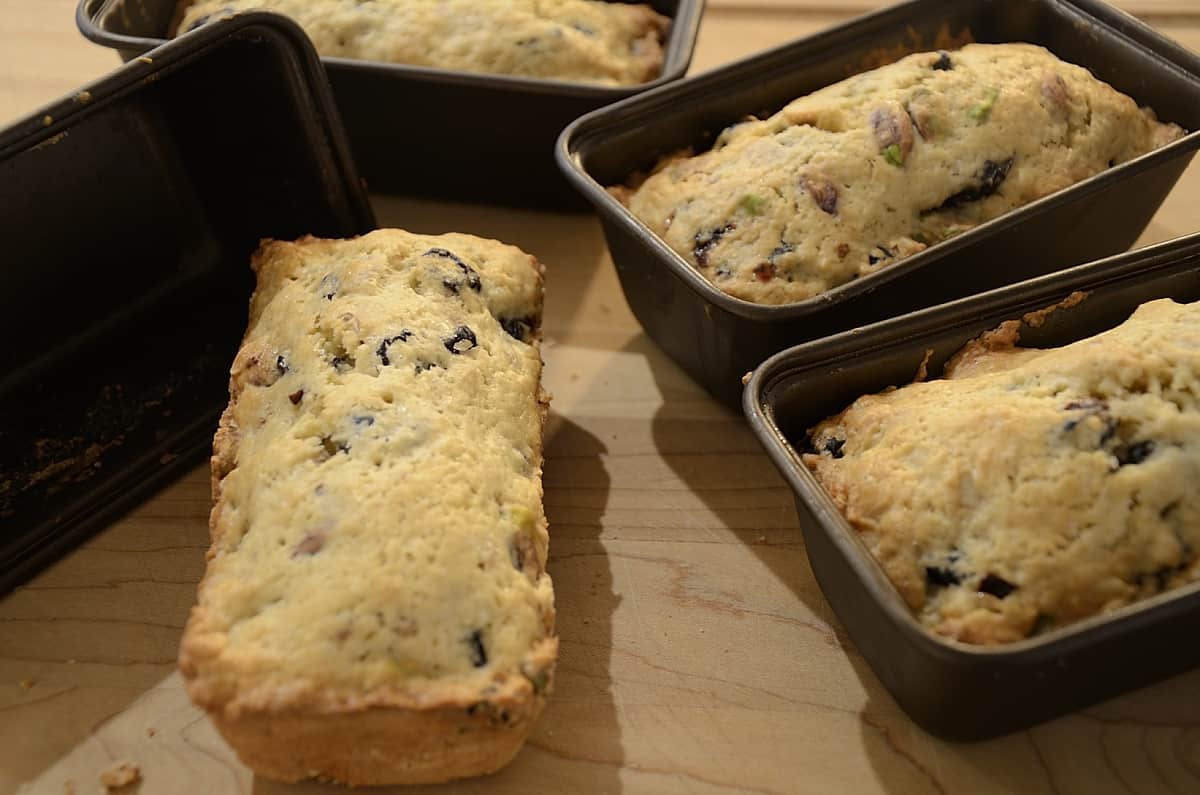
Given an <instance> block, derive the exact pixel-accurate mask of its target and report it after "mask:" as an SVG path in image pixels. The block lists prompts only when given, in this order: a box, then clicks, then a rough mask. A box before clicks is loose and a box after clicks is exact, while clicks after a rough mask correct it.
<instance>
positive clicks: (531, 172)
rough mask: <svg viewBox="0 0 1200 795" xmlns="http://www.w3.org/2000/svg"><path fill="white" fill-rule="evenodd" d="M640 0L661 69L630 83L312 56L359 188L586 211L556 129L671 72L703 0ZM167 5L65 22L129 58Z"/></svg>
mask: <svg viewBox="0 0 1200 795" xmlns="http://www.w3.org/2000/svg"><path fill="white" fill-rule="evenodd" d="M626 1H627V2H633V1H634V0H626ZM646 1H647V2H649V4H650V5H651V6H653V7H654V9H655V10H656V11H658V12H659V13H660V14H664V15H666V16H669V17H671V20H672V22H671V29H670V32H669V33H668V37H667V40H666V42H665V61H664V64H663V71H662V74H661V75H660V76H659V77H658V78H657V79H656V80H653V81H650V82H647V83H643V84H641V85H637V86H620V87H618V86H597V85H589V84H586V83H573V82H565V81H555V80H540V79H533V78H522V77H514V76H509V75H490V74H475V73H468V72H454V71H448V70H445V69H433V68H427V67H419V66H406V65H403V64H389V63H377V62H368V61H355V60H350V59H346V58H323V59H322V60H323V61H324V63H325V67H326V69H327V71H328V73H329V80H330V82H332V84H333V89H334V95H335V96H336V97H337V103H338V107H339V109H340V110H341V114H342V119H343V120H344V121H345V124H346V129H347V130H348V131H349V134H350V146H351V149H352V151H353V152H354V157H355V159H356V160H357V162H358V167H359V170H360V172H361V173H362V175H363V177H364V178H365V179H366V180H367V184H368V185H369V186H370V189H371V190H373V191H382V192H386V193H403V194H415V195H421V196H432V197H439V198H449V199H458V200H465V201H475V202H488V203H497V204H506V205H524V206H531V207H541V208H547V209H561V210H582V209H586V208H587V207H588V204H587V202H585V201H584V200H583V199H582V198H581V197H580V196H579V194H578V193H576V192H575V191H574V190H573V189H572V188H571V187H570V185H569V184H568V183H567V181H566V180H565V179H564V178H563V176H562V174H561V173H559V171H558V168H557V167H556V166H555V164H554V155H553V152H554V142H555V139H556V138H558V134H559V133H560V132H561V131H562V129H563V128H564V127H566V126H567V124H569V123H570V122H572V121H574V120H575V119H576V118H578V117H579V116H582V115H583V114H585V113H587V112H588V111H592V110H595V109H596V108H599V107H602V106H604V105H607V104H609V103H611V102H616V101H617V100H619V99H623V98H625V97H629V96H632V95H634V94H637V93H640V92H642V91H646V90H647V89H651V88H654V87H655V86H660V85H663V84H665V83H669V82H672V81H675V80H678V79H679V78H681V77H683V75H684V73H685V72H687V68H688V65H689V64H690V63H691V60H692V51H693V50H694V48H695V44H696V34H697V32H698V30H699V27H700V17H701V15H702V13H703V9H704V0H646ZM177 5H178V0H81V1H80V3H79V6H78V9H77V11H76V16H75V19H76V24H77V25H78V26H79V30H80V31H81V32H82V33H83V35H84V36H86V37H87V38H89V39H91V40H92V41H94V42H96V43H98V44H102V45H104V46H106V47H112V48H113V49H115V50H117V52H118V53H119V54H120V56H121V58H122V59H124V60H126V61H128V60H130V59H131V58H135V57H137V56H138V55H141V54H142V53H144V52H145V51H146V50H149V49H150V48H152V47H157V46H158V45H160V44H162V43H163V41H164V40H165V39H166V37H167V33H168V29H169V26H170V25H171V22H172V20H173V18H174V15H175V9H176V6H177Z"/></svg>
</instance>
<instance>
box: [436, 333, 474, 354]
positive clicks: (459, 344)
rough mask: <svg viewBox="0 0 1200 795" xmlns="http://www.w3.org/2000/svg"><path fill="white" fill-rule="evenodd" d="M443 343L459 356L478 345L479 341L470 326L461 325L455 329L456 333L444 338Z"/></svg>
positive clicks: (447, 348)
mask: <svg viewBox="0 0 1200 795" xmlns="http://www.w3.org/2000/svg"><path fill="white" fill-rule="evenodd" d="M442 344H444V345H445V346H446V350H448V351H450V352H451V353H453V354H455V355H456V356H457V355H458V354H461V353H466V352H467V351H469V350H471V349H472V348H474V347H476V346H478V345H479V342H478V341H477V340H476V339H475V332H474V331H471V329H470V328H469V327H468V326H459V327H458V328H456V329H455V330H454V334H452V335H451V336H449V337H446V338H445V339H444V340H442Z"/></svg>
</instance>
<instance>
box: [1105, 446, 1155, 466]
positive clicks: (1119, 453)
mask: <svg viewBox="0 0 1200 795" xmlns="http://www.w3.org/2000/svg"><path fill="white" fill-rule="evenodd" d="M1154 448H1155V444H1154V442H1152V441H1151V440H1149V439H1146V440H1145V441H1142V442H1134V443H1132V444H1127V445H1122V446H1120V447H1118V448H1117V449H1116V450H1115V451H1113V455H1115V456H1116V457H1117V465H1118V466H1128V465H1129V464H1140V463H1142V462H1143V461H1145V460H1146V459H1147V458H1149V457H1150V456H1151V455H1152V454H1153V453H1154Z"/></svg>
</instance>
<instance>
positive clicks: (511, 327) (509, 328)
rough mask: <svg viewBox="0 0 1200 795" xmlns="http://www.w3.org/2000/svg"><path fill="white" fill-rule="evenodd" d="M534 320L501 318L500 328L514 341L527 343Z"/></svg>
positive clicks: (530, 318)
mask: <svg viewBox="0 0 1200 795" xmlns="http://www.w3.org/2000/svg"><path fill="white" fill-rule="evenodd" d="M533 323H534V319H533V318H532V317H510V318H501V319H500V326H501V327H502V328H503V329H504V331H505V332H506V333H507V334H508V336H510V337H512V338H513V339H515V340H521V341H522V342H527V341H528V340H529V335H530V332H531V331H532V330H533Z"/></svg>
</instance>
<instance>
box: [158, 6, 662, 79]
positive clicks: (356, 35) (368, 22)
mask: <svg viewBox="0 0 1200 795" xmlns="http://www.w3.org/2000/svg"><path fill="white" fill-rule="evenodd" d="M181 7H182V14H181V16H180V19H179V22H178V24H177V25H176V26H175V30H177V31H178V32H180V33H183V32H186V31H189V30H192V29H193V28H196V27H198V26H200V25H202V24H204V23H205V22H207V21H209V20H210V19H213V18H215V17H218V16H222V15H228V14H231V13H234V12H238V11H248V10H253V9H265V10H269V11H276V12H278V13H280V14H285V15H287V16H289V17H291V18H292V19H294V20H296V22H298V23H299V24H300V27H302V28H304V32H305V33H307V34H308V36H309V38H311V39H312V41H313V44H314V45H315V46H316V48H317V52H319V53H320V54H321V55H328V56H335V57H338V58H354V59H357V60H365V61H386V62H389V63H402V64H410V65H414V66H430V67H436V68H440V69H455V70H461V71H466V72H490V73H495V74H507V75H521V76H524V77H540V78H550V79H555V80H572V81H583V82H588V83H602V84H606V85H635V84H637V83H644V82H646V81H648V80H653V79H654V78H656V77H658V75H659V73H660V72H661V71H662V66H663V38H664V36H665V34H666V30H667V27H668V25H669V24H670V19H668V18H667V17H664V16H662V15H661V14H658V13H657V12H655V11H654V9H652V8H650V6H648V5H633V4H627V3H617V2H603V1H602V0H371V1H370V2H361V0H199V1H198V2H188V0H184V3H183V4H182V6H181Z"/></svg>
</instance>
